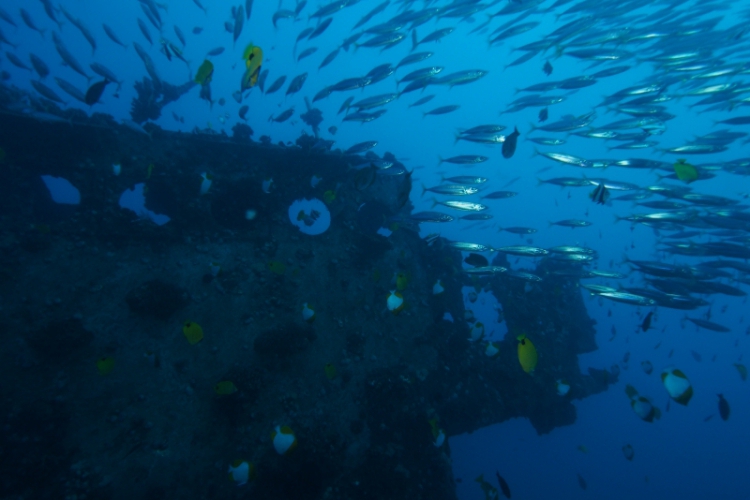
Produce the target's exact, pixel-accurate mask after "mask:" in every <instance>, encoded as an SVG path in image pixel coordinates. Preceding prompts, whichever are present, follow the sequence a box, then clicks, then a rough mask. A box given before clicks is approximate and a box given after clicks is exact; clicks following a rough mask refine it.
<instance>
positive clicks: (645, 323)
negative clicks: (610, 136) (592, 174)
mask: <svg viewBox="0 0 750 500" xmlns="http://www.w3.org/2000/svg"><path fill="white" fill-rule="evenodd" d="M603 186H604V184H599V185H598V186H597V189H598V188H599V187H603ZM604 189H606V188H604ZM653 316H654V313H653V312H649V313H648V314H647V315H646V317H645V318H643V323H641V331H643V332H647V331H648V329H649V328H651V318H652V317H653Z"/></svg>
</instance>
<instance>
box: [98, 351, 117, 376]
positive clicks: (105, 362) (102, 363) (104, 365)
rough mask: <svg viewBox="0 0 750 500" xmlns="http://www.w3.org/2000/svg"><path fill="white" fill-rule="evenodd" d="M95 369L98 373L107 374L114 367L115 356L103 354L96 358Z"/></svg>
mask: <svg viewBox="0 0 750 500" xmlns="http://www.w3.org/2000/svg"><path fill="white" fill-rule="evenodd" d="M96 369H97V370H99V375H109V374H110V373H112V370H114V369H115V358H112V357H110V356H105V357H102V358H99V359H97V360H96Z"/></svg>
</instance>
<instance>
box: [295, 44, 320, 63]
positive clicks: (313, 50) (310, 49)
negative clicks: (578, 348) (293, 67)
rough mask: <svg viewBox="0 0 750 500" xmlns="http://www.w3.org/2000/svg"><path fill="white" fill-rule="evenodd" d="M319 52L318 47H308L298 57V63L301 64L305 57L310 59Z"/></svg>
mask: <svg viewBox="0 0 750 500" xmlns="http://www.w3.org/2000/svg"><path fill="white" fill-rule="evenodd" d="M317 51H318V48H317V47H308V48H306V49H305V50H303V51H302V52H300V54H299V56H297V62H300V61H301V60H302V59H304V58H305V57H309V56H311V55H313V54H314V53H316V52H317Z"/></svg>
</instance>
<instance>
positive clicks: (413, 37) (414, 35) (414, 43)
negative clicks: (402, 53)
mask: <svg viewBox="0 0 750 500" xmlns="http://www.w3.org/2000/svg"><path fill="white" fill-rule="evenodd" d="M417 45H419V42H418V41H417V30H416V28H415V29H414V30H412V32H411V52H414V50H415V49H416V48H417Z"/></svg>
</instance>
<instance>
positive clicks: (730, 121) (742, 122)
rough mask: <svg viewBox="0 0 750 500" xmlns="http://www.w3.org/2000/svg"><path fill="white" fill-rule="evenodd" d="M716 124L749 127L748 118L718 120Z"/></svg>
mask: <svg viewBox="0 0 750 500" xmlns="http://www.w3.org/2000/svg"><path fill="white" fill-rule="evenodd" d="M716 123H726V124H727V125H750V116H735V117H734V118H728V119H726V120H719V121H717V122H716Z"/></svg>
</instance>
